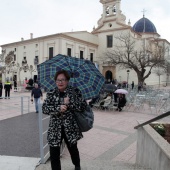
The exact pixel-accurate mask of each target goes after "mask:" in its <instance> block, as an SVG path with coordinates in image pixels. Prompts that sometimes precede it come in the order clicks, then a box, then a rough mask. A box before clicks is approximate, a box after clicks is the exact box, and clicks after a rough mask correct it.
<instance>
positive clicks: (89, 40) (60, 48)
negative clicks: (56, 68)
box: [1, 0, 170, 84]
mask: <svg viewBox="0 0 170 170" xmlns="http://www.w3.org/2000/svg"><path fill="white" fill-rule="evenodd" d="M100 3H101V4H102V5H103V14H102V16H101V18H100V19H99V20H98V26H97V28H93V31H92V32H91V33H89V32H86V31H78V32H66V33H59V34H53V35H46V36H42V37H37V38H34V37H33V33H31V34H30V39H28V40H24V39H23V38H21V41H19V42H13V43H9V44H4V45H1V47H2V50H3V51H4V55H5V56H7V54H8V53H9V52H10V51H14V57H13V61H14V62H13V63H12V64H11V65H10V68H9V71H6V72H5V74H2V77H3V81H5V78H7V77H9V78H10V79H11V80H12V79H13V78H15V79H17V81H23V80H24V79H25V78H27V79H29V78H31V77H32V78H33V79H36V78H37V76H38V75H37V71H36V66H37V64H40V63H42V62H44V61H46V60H48V59H50V58H52V57H54V56H56V55H57V54H63V55H68V56H73V57H78V58H84V59H89V60H91V61H92V62H94V63H96V64H97V65H98V66H99V70H100V72H101V73H102V74H103V75H104V76H105V77H106V79H117V80H118V81H126V80H127V74H128V76H129V77H128V78H129V82H131V81H135V84H137V83H138V82H137V81H138V80H137V75H136V72H134V71H133V70H130V73H127V70H120V68H119V67H117V66H113V65H109V64H104V62H103V61H104V55H105V52H106V51H107V50H108V49H112V48H114V45H115V44H116V43H118V42H117V41H116V40H115V39H114V37H115V36H116V35H118V34H120V33H130V35H131V36H132V37H133V38H134V39H135V41H137V42H139V43H138V46H140V45H141V43H143V42H145V41H147V42H154V41H158V40H159V41H160V42H162V44H163V45H165V46H166V47H168V49H170V43H169V42H168V41H167V40H165V39H160V35H159V34H158V33H157V31H156V28H155V26H154V24H153V23H152V22H151V21H150V20H148V19H147V18H145V17H144V16H143V18H141V19H140V20H139V21H138V22H136V23H135V24H134V26H133V27H132V26H131V23H130V21H129V22H128V24H126V17H125V15H123V14H122V11H121V0H100ZM147 42H146V43H147ZM169 56H170V54H169V51H168V52H167V54H166V57H169ZM17 63H18V65H19V66H20V67H21V66H23V67H22V68H23V69H22V70H19V67H17V66H16V65H17ZM30 65H31V66H32V68H33V69H31V71H29V69H28V68H30ZM11 68H13V69H11ZM10 69H11V70H12V71H11V70H10ZM34 69H35V70H34ZM155 76H156V75H153V74H152V76H150V77H149V79H147V80H146V83H147V84H158V78H156V77H155ZM165 80H166V76H163V77H162V79H161V81H165Z"/></svg>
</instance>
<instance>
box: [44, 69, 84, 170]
mask: <svg viewBox="0 0 170 170" xmlns="http://www.w3.org/2000/svg"><path fill="white" fill-rule="evenodd" d="M54 80H55V82H56V86H57V87H55V88H54V89H52V90H50V91H49V92H48V93H47V98H46V99H45V100H44V103H43V105H42V111H43V113H44V114H48V115H50V122H49V129H48V135H47V140H48V144H49V148H50V160H51V168H52V170H61V162H60V146H61V142H62V140H63V139H64V141H65V143H66V145H67V148H68V151H69V153H70V155H71V160H72V163H73V164H74V166H75V170H81V167H80V155H79V150H78V147H77V141H78V140H79V139H81V138H82V137H83V135H82V132H81V131H80V129H79V127H78V124H77V122H76V119H75V115H74V112H75V111H79V112H83V111H84V110H85V108H86V106H87V103H86V100H85V99H84V98H83V97H82V93H81V91H80V90H79V89H78V88H74V87H72V86H69V80H70V75H69V74H68V72H67V71H65V70H60V71H58V72H56V74H55V77H54Z"/></svg>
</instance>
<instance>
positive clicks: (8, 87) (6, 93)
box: [4, 80, 12, 99]
mask: <svg viewBox="0 0 170 170" xmlns="http://www.w3.org/2000/svg"><path fill="white" fill-rule="evenodd" d="M4 89H5V99H7V97H8V99H10V90H11V89H12V85H11V83H10V82H9V80H7V81H6V82H5V84H4Z"/></svg>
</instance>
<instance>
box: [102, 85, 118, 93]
mask: <svg viewBox="0 0 170 170" xmlns="http://www.w3.org/2000/svg"><path fill="white" fill-rule="evenodd" d="M116 89H117V87H116V86H115V85H114V84H105V85H104V92H108V93H110V92H111V93H113V92H114V91H115V90H116Z"/></svg>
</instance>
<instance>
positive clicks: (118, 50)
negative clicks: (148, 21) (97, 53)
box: [103, 33, 165, 83]
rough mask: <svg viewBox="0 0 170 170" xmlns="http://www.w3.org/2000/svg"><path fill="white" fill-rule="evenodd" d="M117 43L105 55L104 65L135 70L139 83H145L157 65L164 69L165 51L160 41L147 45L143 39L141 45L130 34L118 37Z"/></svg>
mask: <svg viewBox="0 0 170 170" xmlns="http://www.w3.org/2000/svg"><path fill="white" fill-rule="evenodd" d="M115 41H116V42H117V43H116V45H114V47H113V48H112V49H111V50H107V51H106V52H105V53H104V55H105V58H103V59H104V60H105V62H104V63H108V64H112V65H115V66H119V67H120V68H123V69H132V70H134V71H135V72H136V74H137V77H138V82H142V83H143V82H144V81H145V79H146V78H148V77H149V76H150V75H151V71H152V69H153V68H154V67H156V66H157V65H159V66H160V67H163V65H164V54H165V51H164V48H162V47H161V46H160V44H159V42H158V41H154V42H152V43H148V42H147V44H146V39H143V40H141V41H140V44H139V40H138V41H136V40H135V39H134V38H133V37H132V35H131V34H130V33H127V34H120V35H118V36H116V37H115ZM139 46H140V47H141V48H139Z"/></svg>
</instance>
